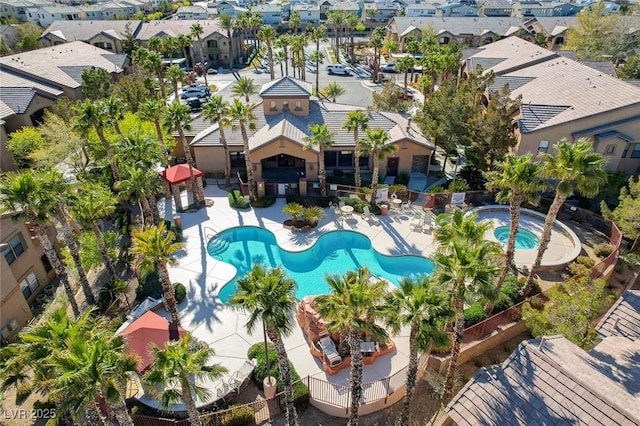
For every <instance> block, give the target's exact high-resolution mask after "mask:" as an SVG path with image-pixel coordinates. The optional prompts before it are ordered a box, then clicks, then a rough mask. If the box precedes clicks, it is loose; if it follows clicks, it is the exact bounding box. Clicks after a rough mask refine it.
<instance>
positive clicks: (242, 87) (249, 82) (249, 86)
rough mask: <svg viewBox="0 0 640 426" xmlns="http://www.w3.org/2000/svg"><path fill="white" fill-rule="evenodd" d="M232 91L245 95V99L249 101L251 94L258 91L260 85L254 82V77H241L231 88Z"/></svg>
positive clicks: (237, 94) (235, 94) (236, 94)
mask: <svg viewBox="0 0 640 426" xmlns="http://www.w3.org/2000/svg"><path fill="white" fill-rule="evenodd" d="M231 93H233V94H234V96H244V100H245V101H246V102H249V96H251V95H255V94H256V93H258V85H257V84H255V83H254V81H253V79H252V78H249V77H240V78H239V79H238V81H237V82H236V85H235V86H233V88H232V89H231Z"/></svg>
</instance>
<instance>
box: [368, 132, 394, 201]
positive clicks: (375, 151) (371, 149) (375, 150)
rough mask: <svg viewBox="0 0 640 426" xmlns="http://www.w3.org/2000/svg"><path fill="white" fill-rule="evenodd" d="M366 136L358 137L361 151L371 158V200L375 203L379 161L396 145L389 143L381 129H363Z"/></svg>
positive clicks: (387, 137)
mask: <svg viewBox="0 0 640 426" xmlns="http://www.w3.org/2000/svg"><path fill="white" fill-rule="evenodd" d="M365 132H366V136H365V137H364V138H363V139H360V144H359V145H360V147H361V153H363V154H365V155H370V156H371V157H372V158H373V176H372V177H371V202H372V203H375V201H376V196H377V195H378V179H379V176H378V175H379V173H380V161H381V160H384V158H385V157H386V156H387V155H388V154H391V153H392V152H395V151H396V149H398V147H397V145H395V144H390V143H388V142H389V136H388V135H387V132H385V131H384V130H383V129H380V128H378V129H376V130H371V129H365Z"/></svg>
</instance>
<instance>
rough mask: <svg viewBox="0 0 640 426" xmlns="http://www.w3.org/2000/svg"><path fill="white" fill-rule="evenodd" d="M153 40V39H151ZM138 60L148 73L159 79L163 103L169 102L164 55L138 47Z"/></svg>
mask: <svg viewBox="0 0 640 426" xmlns="http://www.w3.org/2000/svg"><path fill="white" fill-rule="evenodd" d="M150 41H151V40H150ZM135 57H136V62H138V63H139V64H140V65H141V66H142V68H144V69H145V70H146V71H147V72H148V73H150V74H152V75H154V76H155V77H156V78H157V79H158V84H159V85H160V93H161V95H162V104H163V105H166V104H167V91H166V87H165V81H164V63H163V61H162V57H161V56H160V54H159V53H157V52H150V51H148V50H146V49H138V50H137V51H136V55H135Z"/></svg>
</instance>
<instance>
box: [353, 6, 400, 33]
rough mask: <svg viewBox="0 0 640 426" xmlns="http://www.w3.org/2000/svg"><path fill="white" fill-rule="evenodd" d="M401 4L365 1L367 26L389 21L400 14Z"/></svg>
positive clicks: (365, 21) (363, 13) (364, 8)
mask: <svg viewBox="0 0 640 426" xmlns="http://www.w3.org/2000/svg"><path fill="white" fill-rule="evenodd" d="M399 10H400V6H399V5H398V4H397V3H384V2H381V3H365V4H364V6H363V8H362V15H363V16H364V23H365V26H367V27H371V24H372V23H375V22H378V23H380V22H387V21H388V20H389V19H391V18H393V17H394V16H396V15H397V14H398V11H399Z"/></svg>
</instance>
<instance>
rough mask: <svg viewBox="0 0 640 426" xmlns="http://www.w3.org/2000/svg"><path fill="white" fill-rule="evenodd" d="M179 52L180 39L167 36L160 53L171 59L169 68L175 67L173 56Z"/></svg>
mask: <svg viewBox="0 0 640 426" xmlns="http://www.w3.org/2000/svg"><path fill="white" fill-rule="evenodd" d="M176 50H178V39H177V38H176V37H174V36H170V35H166V36H164V37H162V39H161V42H160V52H161V53H162V54H163V55H164V56H166V57H167V58H169V66H170V67H172V66H173V54H174V53H175V52H176Z"/></svg>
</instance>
